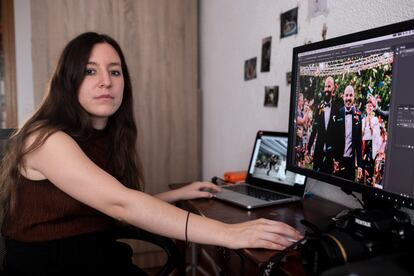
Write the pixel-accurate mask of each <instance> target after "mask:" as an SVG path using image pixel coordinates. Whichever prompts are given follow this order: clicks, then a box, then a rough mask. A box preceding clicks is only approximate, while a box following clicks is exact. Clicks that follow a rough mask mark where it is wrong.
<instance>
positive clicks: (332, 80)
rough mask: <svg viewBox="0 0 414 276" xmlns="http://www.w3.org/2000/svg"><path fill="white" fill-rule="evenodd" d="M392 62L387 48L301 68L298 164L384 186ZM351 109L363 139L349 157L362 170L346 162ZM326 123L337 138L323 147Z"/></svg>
mask: <svg viewBox="0 0 414 276" xmlns="http://www.w3.org/2000/svg"><path fill="white" fill-rule="evenodd" d="M392 63H393V53H392V52H389V51H384V52H377V53H375V54H370V55H355V56H352V57H346V58H338V59H332V60H328V61H324V62H319V63H311V64H303V65H301V66H300V73H299V86H298V90H299V93H298V96H297V97H298V99H297V107H296V114H297V116H296V149H295V150H296V159H295V162H296V163H297V164H298V166H300V167H304V168H308V169H313V170H315V171H322V172H326V173H331V174H334V175H338V176H342V177H345V178H348V179H349V180H352V181H358V182H360V183H363V184H366V185H370V186H375V187H379V188H382V179H383V175H384V166H385V162H386V154H385V148H386V143H387V136H388V115H387V114H386V112H385V111H386V110H388V109H389V105H390V98H391V81H392ZM328 112H329V113H330V114H329V115H328V114H327V113H328ZM348 113H349V115H351V117H350V118H349V120H352V126H353V129H354V130H355V131H353V133H352V139H353V140H354V141H357V143H355V145H354V147H353V149H348V156H350V157H352V159H353V160H356V163H357V168H354V167H355V166H349V167H350V168H348V167H347V165H348V164H347V163H346V161H343V162H341V159H342V158H341V153H342V152H343V151H344V145H345V143H341V137H344V135H341V134H343V133H344V123H346V120H347V119H346V118H347V116H348ZM326 118H330V119H329V120H326ZM323 124H327V130H326V131H327V132H333V133H332V134H330V133H329V134H328V135H327V137H330V138H331V139H329V140H328V141H326V144H325V145H324V146H325V149H323V148H322V147H321V140H322V139H323V138H322V134H321V133H322V131H321V130H320V128H321V127H322V126H323ZM336 136H338V137H336ZM322 151H325V152H326V154H322ZM358 170H359V172H358ZM361 172H362V174H361Z"/></svg>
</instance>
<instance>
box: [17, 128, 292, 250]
mask: <svg viewBox="0 0 414 276" xmlns="http://www.w3.org/2000/svg"><path fill="white" fill-rule="evenodd" d="M33 139H34V138H33V137H31V139H30V141H33ZM30 141H29V144H30ZM24 167H25V169H26V171H22V173H24V174H25V176H27V177H29V178H30V176H31V175H32V176H33V175H36V177H38V176H43V177H44V178H47V179H49V180H50V181H51V182H52V183H53V184H54V185H56V186H57V187H58V188H59V189H61V190H62V191H63V192H65V193H67V194H68V195H70V196H71V197H73V198H75V199H77V200H79V201H80V202H82V203H84V204H86V205H88V206H91V207H92V208H95V209H97V210H99V211H101V212H103V213H105V214H107V215H108V216H111V217H113V218H115V219H118V220H120V221H125V222H127V223H129V224H132V225H134V226H136V227H139V228H142V229H145V230H147V231H150V232H153V233H157V234H160V235H163V236H167V237H171V238H176V239H181V240H184V239H185V228H186V218H187V212H186V211H184V210H181V209H179V208H176V207H174V206H173V205H171V204H168V203H166V202H163V201H161V200H159V199H157V198H154V197H152V196H150V195H147V194H145V193H142V192H140V191H135V190H131V189H128V188H126V187H125V186H123V185H122V184H121V183H119V182H118V181H117V180H116V179H115V178H114V177H113V176H111V175H109V174H108V173H106V172H105V171H104V170H102V169H100V168H99V167H98V166H97V165H95V164H94V163H93V162H92V161H91V160H90V159H89V158H88V157H87V156H86V155H85V154H84V153H83V151H82V150H81V149H80V147H79V146H78V145H77V144H76V142H75V141H74V140H73V139H72V138H71V137H70V136H68V135H67V134H65V133H63V132H56V133H54V134H53V135H51V136H50V137H49V138H48V139H47V140H46V141H45V143H44V144H43V145H42V146H41V147H40V148H38V149H37V150H35V151H34V152H32V153H30V154H28V155H27V156H26V157H25V160H24ZM281 234H283V235H287V236H290V237H292V238H293V239H299V238H300V235H299V233H298V232H297V231H296V230H294V229H293V228H292V227H290V226H288V225H286V224H284V223H281V222H277V221H272V220H265V219H259V220H255V221H249V222H246V223H240V224H231V225H229V224H225V223H222V222H219V221H215V220H211V219H208V218H205V217H201V216H197V215H194V214H191V216H190V218H189V221H188V239H189V240H190V241H193V242H196V243H203V244H212V245H221V246H225V247H229V248H252V247H263V248H268V249H282V248H284V247H286V246H287V245H289V244H290V242H289V241H288V240H287V239H286V238H285V237H283V236H281Z"/></svg>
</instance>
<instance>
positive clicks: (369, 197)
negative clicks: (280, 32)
mask: <svg viewBox="0 0 414 276" xmlns="http://www.w3.org/2000/svg"><path fill="white" fill-rule="evenodd" d="M413 29H414V20H408V21H403V22H399V23H395V24H391V25H386V26H382V27H378V28H375V29H370V30H366V31H361V32H357V33H353V34H348V35H344V36H340V37H336V38H332V39H328V40H325V41H320V42H316V43H312V44H307V45H303V46H299V47H295V48H293V60H292V84H291V98H290V112H289V139H288V140H289V141H288V156H287V164H286V167H287V169H288V170H290V171H292V172H296V173H300V174H303V175H306V176H307V177H311V178H314V179H317V180H321V181H324V182H326V183H328V184H331V185H335V186H338V187H340V188H342V189H343V190H344V191H345V192H347V193H350V192H352V191H355V192H358V193H361V194H362V195H363V198H364V201H366V202H369V203H370V204H371V205H379V206H381V205H387V206H393V207H407V208H410V209H414V206H413V205H414V198H407V197H403V196H401V195H398V194H394V193H391V192H387V191H385V190H382V189H378V188H374V187H369V186H365V185H362V184H358V183H355V182H353V181H350V180H346V179H343V178H339V177H335V176H333V175H330V174H325V173H319V172H315V171H313V170H309V169H304V168H300V167H298V166H295V165H293V162H294V161H293V160H292V159H293V155H294V148H295V145H294V144H293V143H294V138H295V116H296V115H295V112H296V106H295V105H296V92H297V91H296V90H297V82H296V81H297V78H298V76H297V73H298V70H297V69H298V68H297V66H298V54H299V53H302V52H308V51H312V50H319V49H323V48H327V47H332V46H336V45H343V44H347V43H352V42H358V41H361V40H366V39H371V38H376V37H380V36H385V35H390V34H394V33H400V32H404V31H408V30H413ZM413 185H414V184H413ZM378 203H379V204H378Z"/></svg>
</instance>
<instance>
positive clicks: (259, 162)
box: [249, 135, 306, 186]
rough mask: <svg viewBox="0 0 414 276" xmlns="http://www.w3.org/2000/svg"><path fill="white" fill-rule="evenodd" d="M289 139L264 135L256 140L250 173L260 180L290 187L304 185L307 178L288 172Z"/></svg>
mask: <svg viewBox="0 0 414 276" xmlns="http://www.w3.org/2000/svg"><path fill="white" fill-rule="evenodd" d="M287 146H288V138H287V137H274V136H267V135H262V136H261V137H260V138H259V139H257V140H256V145H255V147H254V153H253V157H252V160H251V162H250V168H249V173H250V174H251V175H252V176H253V177H255V178H259V179H263V180H268V181H271V182H277V183H280V184H285V185H289V186H294V185H304V184H305V180H306V177H305V176H303V175H300V174H297V173H293V172H291V171H288V170H286V154H287Z"/></svg>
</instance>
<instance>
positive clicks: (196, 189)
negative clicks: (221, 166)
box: [175, 182, 221, 200]
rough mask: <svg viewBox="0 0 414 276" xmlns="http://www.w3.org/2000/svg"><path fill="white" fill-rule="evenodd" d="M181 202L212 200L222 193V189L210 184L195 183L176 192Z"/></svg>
mask: <svg viewBox="0 0 414 276" xmlns="http://www.w3.org/2000/svg"><path fill="white" fill-rule="evenodd" d="M175 191H176V192H177V193H178V194H179V197H180V200H187V199H196V198H211V197H213V194H214V193H217V192H220V191H221V188H220V187H219V186H217V185H215V184H213V183H210V182H193V183H191V184H189V185H186V186H183V187H181V188H179V189H177V190H175Z"/></svg>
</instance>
